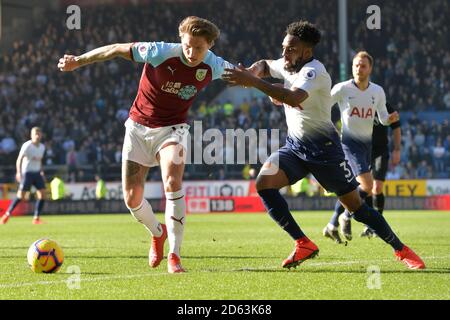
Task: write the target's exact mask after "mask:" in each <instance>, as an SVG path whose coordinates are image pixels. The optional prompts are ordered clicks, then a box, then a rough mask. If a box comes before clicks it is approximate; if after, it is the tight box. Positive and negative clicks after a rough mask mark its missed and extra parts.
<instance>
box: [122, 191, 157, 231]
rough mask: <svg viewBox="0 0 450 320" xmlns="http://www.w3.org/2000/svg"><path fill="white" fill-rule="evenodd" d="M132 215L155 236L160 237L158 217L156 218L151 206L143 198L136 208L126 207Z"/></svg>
mask: <svg viewBox="0 0 450 320" xmlns="http://www.w3.org/2000/svg"><path fill="white" fill-rule="evenodd" d="M128 209H129V210H130V212H131V214H132V215H133V217H134V218H135V219H136V220H137V221H139V222H140V223H142V224H143V225H144V226H145V227H146V228H147V230H148V231H150V233H151V234H152V235H153V236H155V237H160V236H161V235H162V227H161V224H160V223H159V221H158V219H156V216H155V214H154V213H153V209H152V206H151V205H150V203H148V201H147V200H146V199H145V198H144V199H142V202H141V204H140V205H139V206H138V207H137V208H134V209H132V208H128Z"/></svg>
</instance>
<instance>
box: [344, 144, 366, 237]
mask: <svg viewBox="0 0 450 320" xmlns="http://www.w3.org/2000/svg"><path fill="white" fill-rule="evenodd" d="M342 147H343V150H344V153H345V157H346V158H347V159H348V163H349V165H350V168H351V169H352V172H353V174H354V175H355V176H356V181H357V182H358V183H359V186H358V192H359V196H360V197H361V198H362V199H363V200H365V199H367V198H368V197H370V196H371V193H372V185H373V177H372V174H371V163H372V161H371V160H372V152H371V151H372V150H371V148H370V147H369V146H363V145H361V144H359V143H353V142H352V141H349V142H348V143H347V144H343V145H342ZM339 226H340V231H341V233H342V234H343V235H344V237H345V238H346V239H347V240H351V239H352V238H353V236H352V229H351V215H350V213H349V212H348V210H345V212H344V214H342V215H341V216H340V217H339Z"/></svg>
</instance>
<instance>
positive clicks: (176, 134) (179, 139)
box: [122, 118, 190, 167]
mask: <svg viewBox="0 0 450 320" xmlns="http://www.w3.org/2000/svg"><path fill="white" fill-rule="evenodd" d="M125 128H126V129H125V138H124V140H123V149H122V161H126V160H130V161H133V162H136V163H139V164H141V165H143V166H146V167H154V166H158V165H159V163H158V160H157V159H156V155H157V154H158V152H159V151H160V150H161V149H162V147H163V146H164V145H165V144H167V143H168V142H176V143H179V144H180V145H182V146H183V148H184V149H185V150H187V143H188V136H189V128H190V126H189V125H187V124H186V123H180V124H177V125H173V126H167V127H160V128H149V127H146V126H143V125H141V124H139V123H137V122H135V121H133V120H131V119H130V118H128V120H127V121H126V122H125Z"/></svg>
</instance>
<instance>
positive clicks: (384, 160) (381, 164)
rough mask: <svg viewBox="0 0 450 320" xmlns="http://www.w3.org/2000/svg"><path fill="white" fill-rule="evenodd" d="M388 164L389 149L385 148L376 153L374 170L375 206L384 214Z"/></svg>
mask: <svg viewBox="0 0 450 320" xmlns="http://www.w3.org/2000/svg"><path fill="white" fill-rule="evenodd" d="M388 164H389V151H388V150H383V151H380V152H378V153H377V154H376V157H375V158H374V165H373V167H374V170H373V177H374V180H375V182H374V184H373V189H372V193H373V195H374V208H375V210H377V211H378V212H379V213H380V214H383V211H384V203H385V198H384V193H383V190H384V181H385V180H386V174H387V170H388Z"/></svg>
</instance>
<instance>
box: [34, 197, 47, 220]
mask: <svg viewBox="0 0 450 320" xmlns="http://www.w3.org/2000/svg"><path fill="white" fill-rule="evenodd" d="M44 202H45V200H44V199H37V201H36V204H35V206H34V218H35V219H36V218H39V216H40V215H41V212H42V208H43V207H44Z"/></svg>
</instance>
